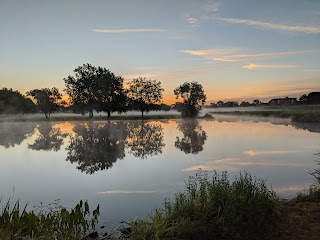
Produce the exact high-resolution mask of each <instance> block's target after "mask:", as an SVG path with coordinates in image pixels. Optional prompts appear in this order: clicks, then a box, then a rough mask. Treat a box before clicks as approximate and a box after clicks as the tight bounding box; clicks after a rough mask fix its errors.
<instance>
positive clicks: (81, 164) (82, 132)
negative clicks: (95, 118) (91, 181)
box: [66, 121, 128, 174]
mask: <svg viewBox="0 0 320 240" xmlns="http://www.w3.org/2000/svg"><path fill="white" fill-rule="evenodd" d="M73 132H74V135H73V136H71V137H70V145H69V146H68V147H67V149H66V150H67V159H66V160H67V161H70V162H71V163H77V164H78V166H77V169H79V170H80V171H81V172H86V173H88V174H93V173H95V172H96V171H99V170H104V169H108V168H111V167H112V165H113V163H115V162H116V161H117V160H118V159H123V158H124V157H125V142H126V137H127V133H128V131H127V126H126V124H125V123H124V122H110V121H108V122H106V123H96V122H89V123H80V124H77V125H75V126H74V128H73Z"/></svg>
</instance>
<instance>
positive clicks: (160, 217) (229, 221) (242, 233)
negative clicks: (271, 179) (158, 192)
mask: <svg viewBox="0 0 320 240" xmlns="http://www.w3.org/2000/svg"><path fill="white" fill-rule="evenodd" d="M277 203H278V198H277V197H276V194H275V193H274V192H273V191H272V190H269V189H268V188H267V187H266V182H265V181H264V180H261V179H258V178H255V177H253V176H252V175H251V174H249V173H247V172H243V173H240V175H239V176H238V177H236V178H235V179H234V180H233V181H230V180H229V178H228V175H227V173H226V172H223V173H222V174H221V175H219V174H218V173H216V172H215V173H214V175H213V177H212V178H210V179H209V177H208V175H207V174H206V173H204V172H201V171H200V172H198V173H197V175H196V176H195V177H190V178H189V180H188V181H187V182H186V190H185V191H183V192H180V193H178V194H176V196H175V199H174V200H173V201H169V200H166V201H165V203H164V207H163V208H162V209H157V210H156V211H155V212H154V213H153V214H152V215H151V219H150V220H149V221H147V220H136V221H133V222H132V223H131V229H130V230H131V232H130V233H129V238H130V239H203V240H206V239H231V240H232V239H266V238H270V236H272V235H273V234H276V233H277V230H278V220H279V217H278V214H277V211H276V205H277Z"/></svg>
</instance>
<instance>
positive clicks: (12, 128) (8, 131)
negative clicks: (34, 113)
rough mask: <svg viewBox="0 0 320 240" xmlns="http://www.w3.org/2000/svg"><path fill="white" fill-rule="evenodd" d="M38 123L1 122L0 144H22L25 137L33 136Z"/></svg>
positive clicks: (8, 145) (6, 145) (10, 145)
mask: <svg viewBox="0 0 320 240" xmlns="http://www.w3.org/2000/svg"><path fill="white" fill-rule="evenodd" d="M36 126H37V124H36V123H35V122H27V123H19V122H6V123H0V146H4V147H5V148H9V147H14V146H15V145H20V144H21V143H22V142H23V141H24V140H25V139H27V138H28V137H30V136H32V134H33V133H34V129H35V128H36Z"/></svg>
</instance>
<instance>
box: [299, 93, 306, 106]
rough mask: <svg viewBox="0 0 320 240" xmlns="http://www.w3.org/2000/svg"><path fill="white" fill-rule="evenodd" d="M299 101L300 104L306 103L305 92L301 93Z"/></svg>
mask: <svg viewBox="0 0 320 240" xmlns="http://www.w3.org/2000/svg"><path fill="white" fill-rule="evenodd" d="M299 103H301V104H307V103H308V96H307V95H306V94H303V95H302V96H300V97H299Z"/></svg>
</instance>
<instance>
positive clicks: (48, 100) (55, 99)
mask: <svg viewBox="0 0 320 240" xmlns="http://www.w3.org/2000/svg"><path fill="white" fill-rule="evenodd" d="M27 96H30V97H32V99H33V100H34V102H35V103H36V105H37V107H38V108H39V109H40V111H41V112H43V113H44V115H45V116H46V118H49V117H50V115H51V113H52V112H55V111H57V110H58V108H59V106H60V105H61V104H63V101H62V95H61V94H60V93H59V90H58V89H57V88H55V87H54V88H52V89H50V88H42V89H34V90H31V91H29V92H27Z"/></svg>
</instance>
